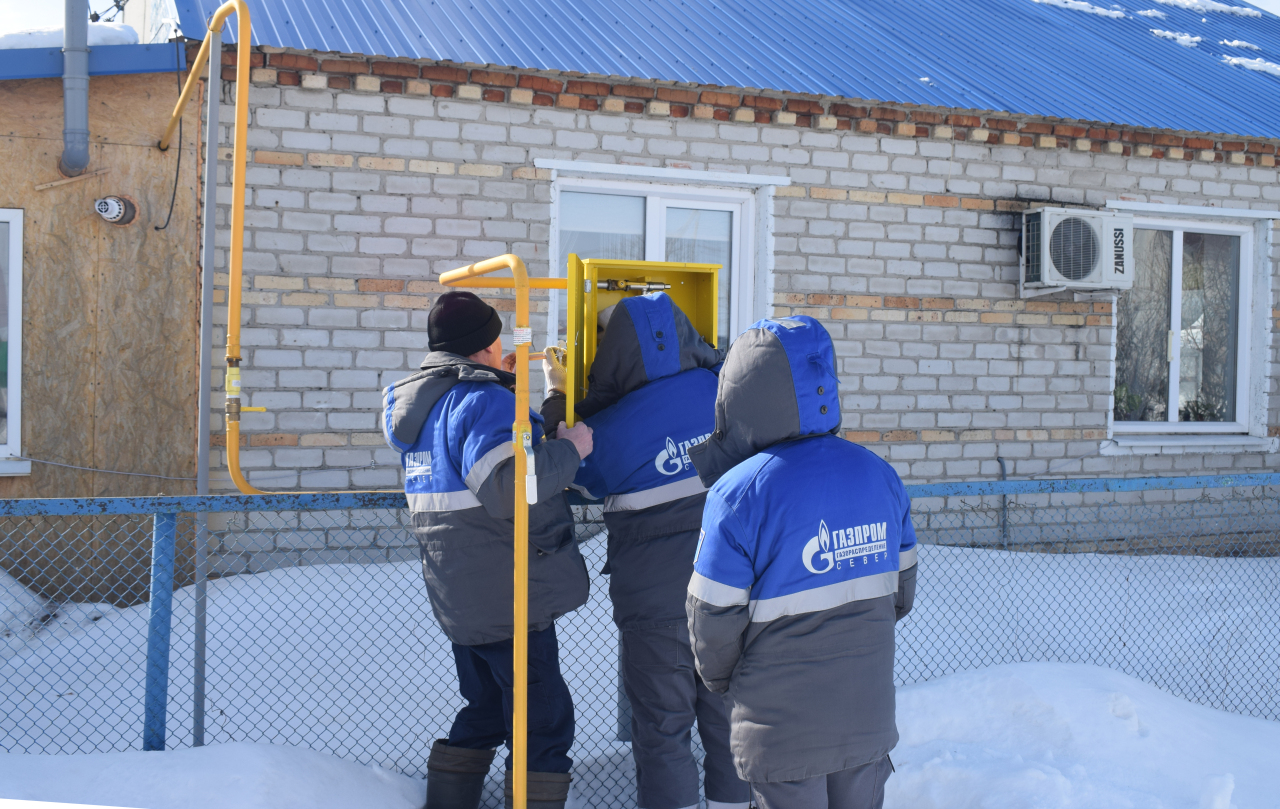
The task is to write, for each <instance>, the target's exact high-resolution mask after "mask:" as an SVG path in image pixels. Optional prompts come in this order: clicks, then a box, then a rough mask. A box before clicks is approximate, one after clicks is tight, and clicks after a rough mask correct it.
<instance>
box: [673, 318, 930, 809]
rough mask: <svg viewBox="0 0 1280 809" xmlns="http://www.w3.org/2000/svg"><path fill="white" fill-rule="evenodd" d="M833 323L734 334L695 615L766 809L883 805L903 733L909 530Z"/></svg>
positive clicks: (701, 653) (796, 321)
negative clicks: (836, 346) (864, 440)
mask: <svg viewBox="0 0 1280 809" xmlns="http://www.w3.org/2000/svg"><path fill="white" fill-rule="evenodd" d="M839 428H840V397H839V391H838V389H837V379H836V372H835V357H834V352H833V350H832V346H831V338H830V337H829V336H828V334H827V331H826V329H824V328H823V327H822V325H821V324H820V323H818V321H816V320H814V319H813V318H809V317H789V318H782V319H779V320H762V321H759V322H758V323H756V324H754V325H753V326H752V327H751V328H750V329H749V330H748V331H747V332H746V333H744V334H743V335H742V336H741V337H739V338H738V339H737V341H735V342H734V345H733V348H732V350H731V351H730V352H729V356H728V357H727V358H726V360H725V363H724V367H723V369H722V370H721V372H720V384H719V390H718V393H717V397H716V424H715V431H714V433H713V435H712V437H711V438H710V439H709V440H708V441H706V442H705V443H703V444H700V445H698V446H697V447H695V448H694V449H693V450H692V452H691V453H690V454H691V456H692V458H693V462H694V464H695V465H696V467H697V469H698V475H699V477H700V478H701V480H702V482H703V483H704V484H706V485H707V486H710V487H711V489H710V491H709V492H708V494H707V505H706V510H705V511H704V513H703V517H702V539H701V541H700V543H699V548H698V554H697V559H696V561H695V563H694V573H693V577H692V578H691V579H690V581H689V592H688V604H687V609H688V620H689V634H690V637H691V638H692V641H693V651H694V657H695V660H696V661H697V669H698V674H699V675H700V676H701V677H702V680H703V681H704V682H705V683H706V684H707V687H708V688H710V689H711V690H712V691H715V692H718V693H725V694H727V695H728V698H729V703H730V724H731V728H732V730H731V734H730V744H731V747H732V749H733V756H734V765H735V766H736V768H737V771H738V774H739V775H740V776H741V777H742V778H743V779H745V780H747V781H749V782H750V783H751V788H752V790H753V792H754V794H755V798H756V802H757V805H758V807H759V809H828V808H829V809H879V807H880V806H881V804H882V802H883V799H884V785H885V781H886V780H887V779H888V777H889V773H890V772H891V770H892V763H891V762H890V761H889V751H890V750H892V749H893V747H894V745H896V744H897V742H898V731H897V727H896V724H895V718H894V687H893V657H894V624H895V622H896V621H898V620H900V619H901V618H902V617H903V616H905V615H906V614H907V613H908V612H909V611H910V610H911V603H912V600H913V597H914V594H915V582H916V537H915V532H914V530H913V529H912V525H911V507H910V501H909V500H908V498H907V494H906V490H905V489H904V487H903V485H902V481H901V480H900V479H899V478H898V475H897V473H895V472H894V471H893V469H892V468H891V467H890V466H889V465H888V464H887V463H885V462H884V461H883V460H881V459H880V458H879V457H878V456H876V455H875V454H874V453H872V452H870V451H869V450H867V449H864V448H863V447H860V446H858V445H856V444H853V443H850V442H848V441H845V440H844V439H842V438H840V437H839V435H838V431H839Z"/></svg>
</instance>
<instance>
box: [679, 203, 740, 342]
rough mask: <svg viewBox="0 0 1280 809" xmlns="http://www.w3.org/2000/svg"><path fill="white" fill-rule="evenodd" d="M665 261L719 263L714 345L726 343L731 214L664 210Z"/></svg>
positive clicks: (731, 231)
mask: <svg viewBox="0 0 1280 809" xmlns="http://www.w3.org/2000/svg"><path fill="white" fill-rule="evenodd" d="M666 248H667V261H682V262H685V263H688V264H719V265H720V267H721V270H720V278H719V289H718V292H719V297H720V300H719V314H718V315H717V323H718V324H719V326H718V332H719V333H718V334H717V335H716V337H717V341H716V342H717V344H718V345H720V346H727V345H728V344H729V286H730V278H729V276H730V272H729V268H730V267H731V266H733V265H732V263H731V259H732V258H733V255H732V251H733V214H732V213H730V212H729V211H703V210H697V209H695V208H667V245H666Z"/></svg>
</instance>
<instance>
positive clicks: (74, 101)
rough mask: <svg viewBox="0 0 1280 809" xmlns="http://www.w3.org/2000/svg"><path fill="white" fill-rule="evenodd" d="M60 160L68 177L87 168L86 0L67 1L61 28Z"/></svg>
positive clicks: (87, 57)
mask: <svg viewBox="0 0 1280 809" xmlns="http://www.w3.org/2000/svg"><path fill="white" fill-rule="evenodd" d="M62 37H63V39H62V159H61V160H60V161H58V168H59V169H60V170H61V171H62V173H63V174H65V175H67V176H68V177H75V176H76V175H79V174H83V173H84V170H85V169H86V168H88V167H89V0H66V20H65V23H64V27H63V29H62Z"/></svg>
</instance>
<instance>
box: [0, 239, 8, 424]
mask: <svg viewBox="0 0 1280 809" xmlns="http://www.w3.org/2000/svg"><path fill="white" fill-rule="evenodd" d="M7 443H9V223H8V222H0V444H7Z"/></svg>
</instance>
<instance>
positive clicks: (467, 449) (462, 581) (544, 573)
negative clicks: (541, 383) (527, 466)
mask: <svg viewBox="0 0 1280 809" xmlns="http://www.w3.org/2000/svg"><path fill="white" fill-rule="evenodd" d="M514 383H515V377H514V376H513V375H512V374H509V373H506V372H504V371H499V370H495V369H493V368H489V367H486V366H483V365H480V364H478V363H474V362H472V361H470V360H468V359H467V358H465V357H459V356H457V355H455V354H448V353H444V352H432V353H430V354H428V355H427V357H426V359H425V360H423V362H422V366H421V371H420V372H419V373H416V374H413V375H411V376H409V377H407V378H406V379H403V380H401V381H400V382H397V383H395V384H394V385H390V386H388V387H387V388H386V390H385V391H383V401H384V407H383V418H382V428H383V434H384V436H385V438H386V440H387V443H388V444H389V445H390V446H391V447H392V448H394V449H396V450H399V451H400V453H401V463H402V464H403V466H404V472H405V484H404V485H405V496H406V497H407V498H408V501H409V511H410V514H411V516H412V519H413V529H414V534H415V535H416V536H417V539H418V546H419V549H420V551H421V555H422V573H423V577H424V578H425V579H426V583H427V594H428V596H429V598H430V600H431V608H432V611H433V612H434V613H435V616H436V620H437V621H439V622H440V626H441V628H443V629H444V632H445V635H446V636H448V638H449V640H451V641H453V642H454V643H457V644H459V645H462V646H476V645H480V644H484V643H494V642H496V641H502V640H507V639H509V638H511V637H512V635H513V629H512V627H513V624H514V621H513V617H512V599H513V597H514V585H513V583H512V582H513V571H514V544H513V543H514V535H515V533H514V532H515V524H514V512H515V488H514V480H515V477H514V476H515V459H514V456H513V451H512V449H513V445H512V441H511V423H512V419H513V416H514V413H515V394H514V393H512V392H511V390H510V386H511V385H513V384H514ZM529 418H530V422H531V423H532V425H533V443H534V447H533V452H534V456H535V464H534V466H535V471H536V472H537V481H538V502H537V503H536V504H535V505H532V506H530V507H529V629H530V630H531V631H540V630H543V629H546V628H547V627H548V626H550V625H551V624H552V623H553V622H554V621H555V619H556V618H559V617H560V616H561V615H564V614H566V613H569V612H572V611H573V610H575V609H577V608H578V607H581V606H582V605H583V604H585V603H586V601H587V596H588V593H589V589H590V581H589V579H588V576H587V569H586V564H585V562H584V561H583V559H582V555H581V553H579V551H578V543H577V540H576V538H575V536H574V530H573V514H572V512H571V511H570V510H569V504H568V501H567V500H566V499H565V491H564V490H565V488H566V487H567V486H568V485H569V484H570V483H572V482H573V477H574V475H575V474H576V473H577V471H578V465H579V463H580V461H581V459H580V458H579V457H578V450H577V449H576V448H575V447H574V446H573V444H572V443H571V442H569V441H565V440H558V439H553V440H545V437H544V435H543V429H542V424H543V420H542V417H541V416H540V415H539V414H537V413H533V412H530V414H529Z"/></svg>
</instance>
